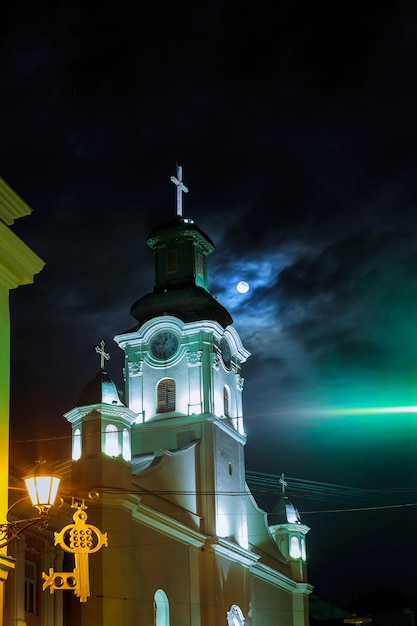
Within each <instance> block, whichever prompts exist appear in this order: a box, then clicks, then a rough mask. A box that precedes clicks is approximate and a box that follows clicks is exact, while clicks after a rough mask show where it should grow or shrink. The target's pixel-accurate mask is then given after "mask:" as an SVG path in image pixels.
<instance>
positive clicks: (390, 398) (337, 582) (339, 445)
mask: <svg viewBox="0 0 417 626" xmlns="http://www.w3.org/2000/svg"><path fill="white" fill-rule="evenodd" d="M271 4H272V3H270V2H263V1H259V0H258V1H257V2H256V3H255V2H245V1H244V0H241V1H240V2H236V1H234V0H233V1H229V2H228V1H226V0H217V1H216V0H212V1H211V2H195V3H193V5H191V3H188V2H183V1H182V0H177V1H176V2H170V3H168V2H159V3H158V2H148V3H145V2H138V3H135V4H133V3H130V2H124V1H123V0H121V1H119V2H117V3H109V2H105V1H104V2H100V3H99V2H96V1H94V2H92V1H90V0H88V1H87V2H72V3H66V2H64V1H61V2H44V1H40V2H28V1H26V0H23V1H22V2H19V1H16V2H14V3H9V5H8V6H6V7H4V8H3V17H2V22H3V23H2V34H1V55H0V75H1V79H2V81H1V97H0V115H1V144H0V145H1V150H0V176H1V177H2V178H4V179H5V181H6V182H7V183H8V184H9V185H10V186H11V187H12V188H13V189H14V190H15V191H16V193H18V194H19V195H20V196H21V197H22V198H23V199H24V200H25V201H26V202H27V203H28V204H29V205H30V206H31V207H32V208H33V210H34V212H33V214H32V215H31V216H29V217H25V218H22V219H21V220H19V221H17V222H16V223H15V225H14V226H13V227H12V229H13V231H14V232H15V233H16V234H17V235H19V236H20V237H21V238H22V239H23V241H24V242H25V243H27V244H28V245H29V246H30V247H31V248H32V249H33V250H34V251H35V252H36V253H37V254H38V255H39V256H40V257H41V258H42V259H43V260H44V261H45V262H46V267H45V269H44V270H43V271H42V272H41V273H40V274H39V275H37V276H36V278H35V283H34V285H31V286H24V287H20V288H19V289H17V290H15V291H13V292H12V293H11V296H10V300H11V316H12V317H11V320H12V404H11V413H12V415H11V427H12V441H13V446H12V452H13V455H14V456H13V458H14V459H19V462H20V461H21V460H22V462H23V460H24V461H25V462H27V463H31V462H32V461H34V460H36V458H37V457H38V454H40V451H41V450H43V451H45V449H46V450H49V454H50V456H51V457H54V458H56V457H59V456H63V455H67V456H68V455H69V445H70V438H69V435H70V426H69V424H68V423H67V422H66V420H65V419H64V417H63V414H64V413H65V412H66V411H68V410H70V409H71V408H73V407H74V406H76V404H77V401H78V397H79V394H80V392H81V390H82V388H83V386H84V385H85V384H86V383H87V382H88V381H89V380H90V379H91V378H93V377H94V375H95V374H96V372H97V370H98V369H99V359H98V356H97V354H96V353H95V350H94V348H95V346H96V345H97V344H98V343H99V342H100V341H101V340H102V339H103V340H104V341H105V342H106V350H107V351H108V352H110V354H111V360H110V362H109V364H108V367H107V371H108V372H109V374H110V375H112V376H113V378H114V380H115V381H116V382H117V383H118V384H119V386H122V385H123V378H122V372H121V369H122V367H123V353H122V351H121V350H120V349H119V348H118V347H117V345H116V344H115V343H114V342H113V337H114V336H115V335H116V334H118V333H121V332H123V331H126V330H128V329H129V328H132V327H133V326H134V324H135V320H134V319H133V318H132V317H131V316H130V314H129V311H130V307H131V305H132V304H133V302H135V301H136V300H137V299H138V298H139V297H141V296H142V295H144V294H146V293H148V292H150V291H152V288H153V256H152V252H151V250H150V249H149V248H148V247H147V246H146V244H145V240H146V237H147V235H148V234H149V232H150V231H151V230H152V229H153V228H154V227H155V226H156V225H158V224H160V223H163V222H165V221H168V220H170V219H172V218H174V217H175V211H176V204H175V198H176V192H175V187H174V185H173V184H172V182H171V181H170V176H172V175H174V174H175V168H176V163H177V162H179V163H180V164H181V165H182V166H183V175H184V183H185V184H186V185H187V187H188V188H189V193H188V194H186V195H185V196H184V216H185V217H190V218H192V219H194V221H195V222H196V224H197V225H198V226H199V227H200V228H201V229H203V230H204V231H205V232H206V233H207V235H208V236H209V237H210V238H211V239H212V240H213V241H214V243H215V245H216V249H215V251H214V252H213V254H212V255H211V256H210V257H209V272H210V280H209V283H210V290H211V293H212V294H213V295H214V296H216V297H217V298H218V299H219V301H220V302H221V303H222V304H223V305H224V306H226V307H227V308H228V310H229V311H230V313H231V315H232V317H233V319H234V325H235V328H236V330H237V331H238V332H239V333H240V336H241V338H242V341H243V344H244V346H245V347H246V348H247V349H248V350H249V351H250V352H251V357H250V358H249V359H248V361H247V363H246V364H245V365H244V369H243V376H244V378H245V387H244V415H245V418H246V421H245V425H246V430H247V434H248V443H247V445H246V465H247V470H248V471H250V472H262V473H268V474H272V475H279V474H281V473H282V472H284V473H285V475H286V476H287V477H288V478H287V480H288V495H289V496H290V498H291V500H292V501H293V503H294V504H295V505H296V506H297V507H298V508H299V510H300V513H301V517H302V521H303V522H304V523H306V524H307V525H308V526H310V527H311V530H310V532H309V534H308V536H307V539H308V549H309V572H310V582H311V583H312V584H313V585H314V586H315V590H316V592H317V593H319V594H322V595H323V596H324V597H327V598H328V599H330V600H332V601H334V602H340V603H343V602H344V603H349V602H351V601H352V600H353V599H355V598H357V597H358V596H359V595H360V594H362V593H365V592H368V591H373V590H376V589H378V588H381V587H383V588H386V589H390V590H395V591H401V592H404V593H405V594H406V595H408V596H410V597H415V596H417V571H416V565H415V560H416V554H417V533H416V530H415V529H416V526H417V443H416V442H417V413H415V412H413V411H412V410H405V409H403V410H397V411H395V410H391V411H387V412H382V411H371V410H370V409H381V408H387V407H391V409H392V408H393V407H412V406H414V405H417V330H416V317H417V237H416V235H417V210H416V202H417V121H416V112H417V80H416V73H417V5H416V3H415V2H395V3H394V2H391V3H362V5H360V8H357V7H355V5H354V3H348V2H338V3H334V6H331V5H329V4H328V3H326V6H325V7H324V5H323V6H322V7H320V6H317V3H309V4H307V3H304V2H299V1H297V0H289V1H287V2H281V1H279V0H277V2H275V3H273V4H274V6H273V7H271V6H270V5H271ZM239 280H245V281H247V282H248V283H249V285H250V290H249V291H248V293H246V294H239V293H238V292H237V290H236V285H237V283H238V281H239ZM23 440H30V445H29V446H27V445H26V444H24V443H22V442H23ZM33 455H35V457H36V458H35V457H34V456H33ZM31 456H32V457H33V458H30V457H31ZM291 477H293V481H292V480H291ZM329 485H335V486H336V487H334V488H330V487H329ZM338 486H341V487H346V488H347V487H349V488H350V490H343V489H339V488H338ZM277 487H279V485H277ZM302 487H303V488H302ZM266 491H268V490H266ZM347 491H348V492H349V493H347ZM254 493H255V497H257V498H258V496H259V498H258V499H259V501H262V504H263V506H264V507H265V508H266V510H269V509H271V508H272V506H273V504H274V502H275V501H276V493H277V490H276V489H275V492H274V491H273V489H272V487H271V489H270V490H269V493H259V494H258V493H257V489H256V488H254Z"/></svg>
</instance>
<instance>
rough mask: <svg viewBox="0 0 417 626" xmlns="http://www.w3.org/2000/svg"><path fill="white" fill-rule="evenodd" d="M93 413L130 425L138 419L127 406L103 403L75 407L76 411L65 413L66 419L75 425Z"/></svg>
mask: <svg viewBox="0 0 417 626" xmlns="http://www.w3.org/2000/svg"><path fill="white" fill-rule="evenodd" d="M93 411H95V412H96V413H98V414H100V415H103V416H104V417H118V418H121V419H122V420H125V421H127V422H129V423H130V424H134V423H135V421H136V417H137V415H136V413H134V412H133V411H132V410H131V409H128V408H127V407H125V406H113V405H111V404H103V403H98V404H89V405H87V406H81V407H75V408H74V409H71V411H68V412H67V413H64V417H66V418H67V420H68V421H69V422H70V423H71V424H74V423H76V422H79V421H80V420H82V419H83V418H84V417H85V416H86V415H89V414H90V413H93Z"/></svg>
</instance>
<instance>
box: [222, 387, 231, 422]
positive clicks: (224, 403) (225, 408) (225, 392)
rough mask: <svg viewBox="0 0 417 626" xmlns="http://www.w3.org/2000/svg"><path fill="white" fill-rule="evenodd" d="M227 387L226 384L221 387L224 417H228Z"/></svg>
mask: <svg viewBox="0 0 417 626" xmlns="http://www.w3.org/2000/svg"><path fill="white" fill-rule="evenodd" d="M229 396H230V394H229V388H228V387H227V385H225V386H224V387H223V412H224V416H225V417H230V413H229Z"/></svg>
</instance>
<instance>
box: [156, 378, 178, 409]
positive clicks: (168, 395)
mask: <svg viewBox="0 0 417 626" xmlns="http://www.w3.org/2000/svg"><path fill="white" fill-rule="evenodd" d="M157 403H158V408H157V413H168V411H175V380H173V379H172V378H164V379H163V380H161V381H160V383H158V388H157Z"/></svg>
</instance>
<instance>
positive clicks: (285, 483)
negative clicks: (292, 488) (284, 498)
mask: <svg viewBox="0 0 417 626" xmlns="http://www.w3.org/2000/svg"><path fill="white" fill-rule="evenodd" d="M279 482H280V483H281V489H282V495H284V493H285V489H286V487H288V483H287V481H286V480H285V477H284V472H282V474H281V476H280V477H279Z"/></svg>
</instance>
